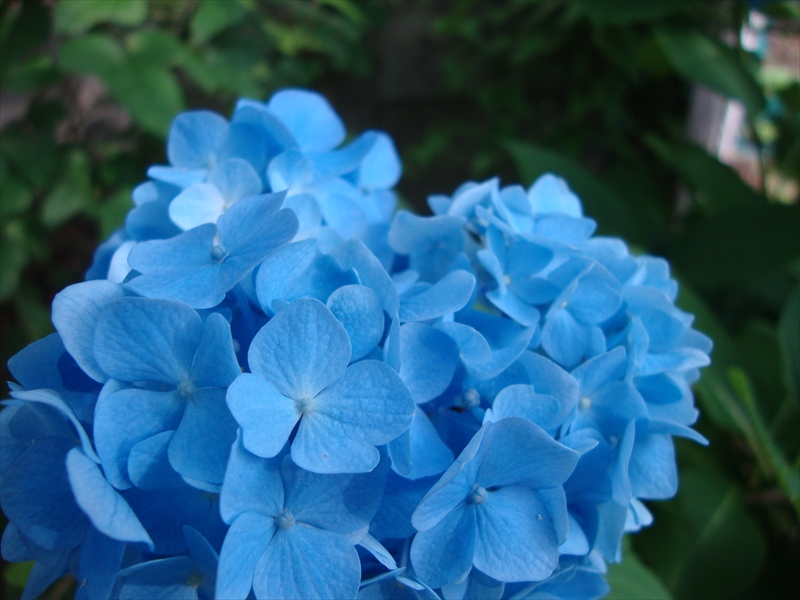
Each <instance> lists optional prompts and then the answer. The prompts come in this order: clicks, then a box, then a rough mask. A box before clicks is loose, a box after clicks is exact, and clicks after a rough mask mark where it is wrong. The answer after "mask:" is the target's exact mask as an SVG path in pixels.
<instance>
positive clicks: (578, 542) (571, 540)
mask: <svg viewBox="0 0 800 600" xmlns="http://www.w3.org/2000/svg"><path fill="white" fill-rule="evenodd" d="M589 550H590V547H589V540H588V539H587V537H586V534H585V533H584V531H583V528H582V527H581V526H580V523H578V521H577V520H576V519H575V517H573V516H572V513H570V514H569V536H568V537H567V541H566V542H564V543H563V544H561V545H560V546H559V547H558V552H559V554H569V555H572V556H583V555H584V554H587V553H588V552H589Z"/></svg>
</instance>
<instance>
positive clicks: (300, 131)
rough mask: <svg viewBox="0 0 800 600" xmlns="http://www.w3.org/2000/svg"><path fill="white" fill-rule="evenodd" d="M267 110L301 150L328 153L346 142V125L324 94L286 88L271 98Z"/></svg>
mask: <svg viewBox="0 0 800 600" xmlns="http://www.w3.org/2000/svg"><path fill="white" fill-rule="evenodd" d="M267 108H268V109H269V111H270V112H271V113H272V114H273V115H275V116H276V117H278V119H279V120H280V121H281V123H283V124H284V125H285V126H286V128H287V129H288V130H289V131H290V132H291V133H292V135H293V136H294V138H295V139H296V140H297V143H298V144H299V145H300V149H301V150H306V151H311V152H314V151H322V152H324V151H325V150H330V149H331V148H334V147H336V146H338V145H339V144H341V143H342V141H343V140H344V136H345V129H344V124H343V123H342V121H341V119H340V118H339V115H337V114H336V111H335V110H334V109H333V107H332V106H331V105H330V103H329V102H328V101H327V100H326V99H325V98H324V97H323V96H321V95H320V94H317V93H315V92H309V91H306V90H299V89H284V90H281V91H280V92H278V93H276V94H274V95H273V96H272V98H270V100H269V102H268V103H267Z"/></svg>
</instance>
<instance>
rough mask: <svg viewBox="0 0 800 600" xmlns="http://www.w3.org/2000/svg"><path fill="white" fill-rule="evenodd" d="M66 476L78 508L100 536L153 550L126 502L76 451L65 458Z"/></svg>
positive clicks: (146, 535) (70, 452)
mask: <svg viewBox="0 0 800 600" xmlns="http://www.w3.org/2000/svg"><path fill="white" fill-rule="evenodd" d="M67 473H68V474H69V481H70V485H71V487H72V492H73V493H74V494H75V500H76V501H77V503H78V506H80V507H81V510H83V512H84V513H86V515H87V516H88V517H89V518H90V519H91V521H92V524H93V525H94V526H95V527H96V528H97V529H98V530H99V531H100V532H101V533H103V534H105V535H107V536H109V537H111V538H114V539H116V540H120V541H124V542H144V543H145V544H147V545H148V546H149V547H150V548H151V549H152V548H153V541H152V540H151V539H150V536H149V535H148V534H147V532H146V531H145V529H144V527H142V524H141V523H140V522H139V519H138V518H137V517H136V515H135V514H134V513H133V510H131V507H130V506H129V505H128V503H127V502H126V501H125V499H124V498H123V497H122V496H120V495H119V492H117V491H116V490H115V489H114V488H113V487H111V484H110V483H109V482H108V481H106V478H105V477H103V474H102V472H101V471H100V467H98V466H97V465H96V464H95V463H94V462H92V461H91V460H89V459H88V458H87V457H86V455H85V454H84V453H83V452H81V451H80V450H79V449H77V448H73V449H72V450H70V451H69V453H68V454H67Z"/></svg>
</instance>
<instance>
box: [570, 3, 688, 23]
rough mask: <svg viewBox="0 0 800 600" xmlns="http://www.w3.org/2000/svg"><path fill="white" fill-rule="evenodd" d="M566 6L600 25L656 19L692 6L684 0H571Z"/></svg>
mask: <svg viewBox="0 0 800 600" xmlns="http://www.w3.org/2000/svg"><path fill="white" fill-rule="evenodd" d="M568 6H569V9H570V10H571V11H572V12H573V13H574V14H578V15H581V16H585V17H586V18H588V19H589V20H590V21H592V23H595V24H602V25H630V24H632V23H637V22H642V21H658V20H661V19H663V18H664V17H666V16H669V15H671V14H675V13H679V12H686V11H687V10H688V9H691V8H692V7H691V2H686V1H685V0H601V1H598V0H573V1H572V2H570V3H569V5H568Z"/></svg>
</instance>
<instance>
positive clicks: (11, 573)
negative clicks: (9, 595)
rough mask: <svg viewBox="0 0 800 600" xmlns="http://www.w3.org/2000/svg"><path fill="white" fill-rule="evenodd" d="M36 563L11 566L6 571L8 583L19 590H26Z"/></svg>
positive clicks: (27, 562)
mask: <svg viewBox="0 0 800 600" xmlns="http://www.w3.org/2000/svg"><path fill="white" fill-rule="evenodd" d="M33 565H34V561H32V560H29V561H26V562H21V563H13V564H9V565H8V566H7V567H6V568H5V569H4V570H3V573H4V575H5V578H6V581H7V582H8V583H10V584H11V585H13V586H14V587H17V588H24V587H25V583H26V582H27V581H28V576H29V575H30V573H31V569H32V568H33Z"/></svg>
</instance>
